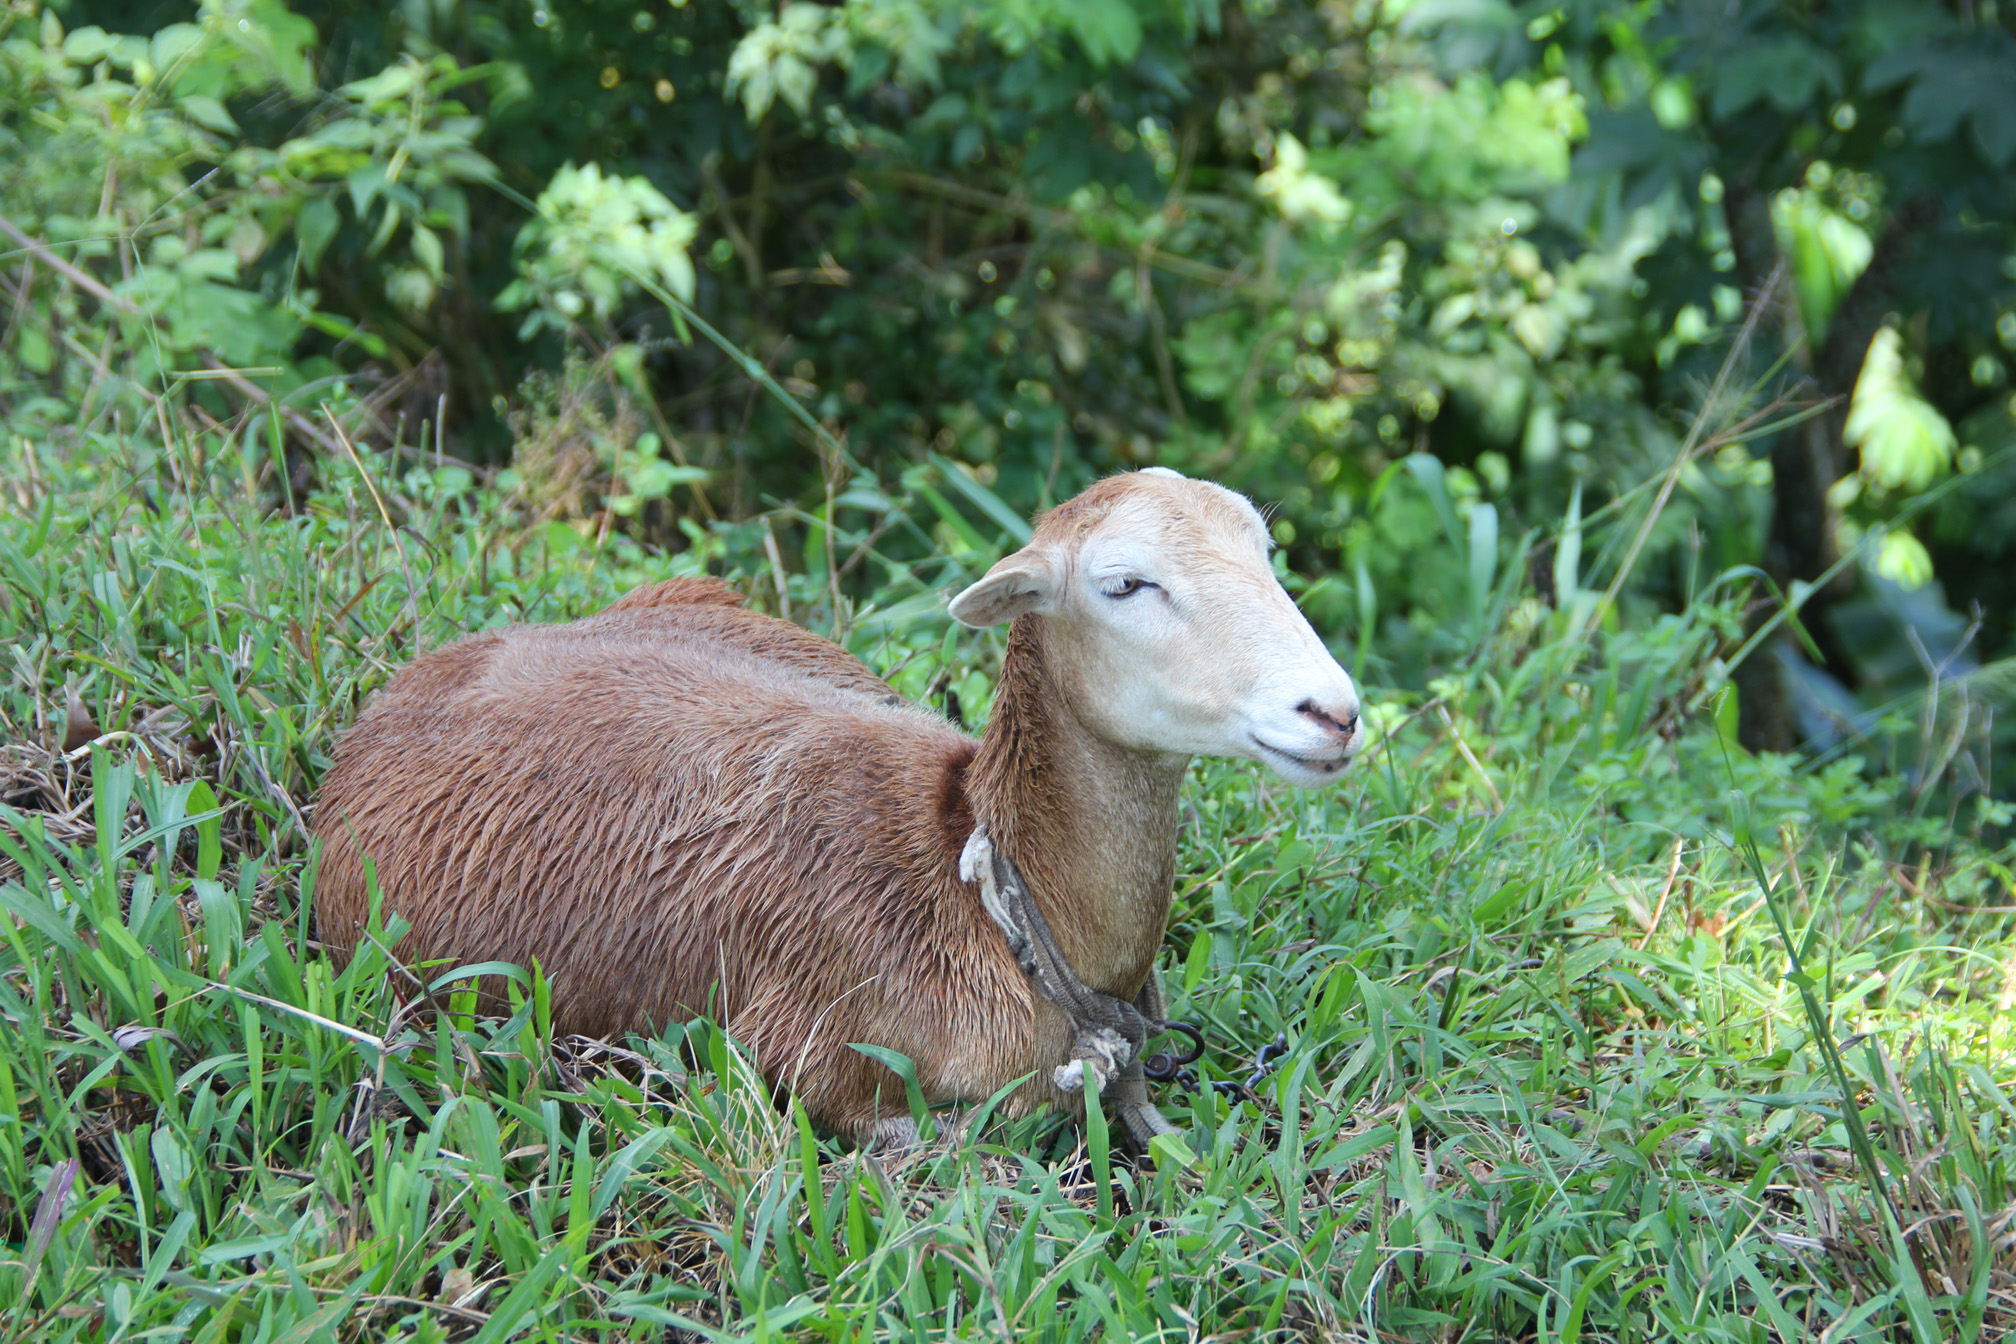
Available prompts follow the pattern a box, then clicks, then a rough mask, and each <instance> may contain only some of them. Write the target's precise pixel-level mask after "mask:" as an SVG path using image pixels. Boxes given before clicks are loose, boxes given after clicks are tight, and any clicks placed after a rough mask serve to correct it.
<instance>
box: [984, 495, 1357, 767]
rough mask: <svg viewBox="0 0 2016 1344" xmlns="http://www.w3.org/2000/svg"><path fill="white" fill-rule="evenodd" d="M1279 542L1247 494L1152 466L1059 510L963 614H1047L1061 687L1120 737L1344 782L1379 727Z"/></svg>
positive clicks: (1087, 720)
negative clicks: (1293, 588) (1305, 601)
mask: <svg viewBox="0 0 2016 1344" xmlns="http://www.w3.org/2000/svg"><path fill="white" fill-rule="evenodd" d="M1272 545H1273V544H1272V541H1271V540H1270V538H1269V537H1268V533H1267V525H1266V523H1265V521H1264V520H1263V519H1262V518H1261V517H1260V512H1259V510H1257V509H1255V508H1254V507H1253V505H1252V504H1251V503H1250V502H1249V501H1248V500H1247V499H1246V498H1245V497H1244V496H1243V495H1239V494H1236V493H1234V492H1233V491H1230V490H1227V489H1225V488H1224V487H1223V486H1220V485H1214V484H1212V483H1210V482H1208V481H1194V480H1189V479H1186V478H1185V477H1183V476H1181V475H1179V474H1177V473H1176V472H1173V471H1170V470H1168V469H1167V468H1163V467H1151V468H1149V469H1147V470H1146V471H1137V472H1130V473H1127V474H1125V475H1121V476H1113V477H1109V478H1107V479H1106V480H1103V481H1101V482H1099V483H1098V484H1097V485H1094V486H1093V487H1092V488H1091V489H1089V490H1087V491H1085V492H1084V493H1083V494H1081V495H1079V496H1078V497H1077V498H1076V499H1073V500H1072V501H1070V502H1069V503H1067V504H1064V505H1062V506H1060V507H1058V508H1056V509H1053V510H1051V511H1050V512H1049V513H1047V514H1045V515H1044V516H1043V518H1042V519H1041V520H1040V521H1039V522H1038V524H1037V526H1036V531H1035V535H1034V537H1033V538H1032V539H1031V541H1030V543H1029V545H1027V546H1025V547H1024V548H1022V549H1021V550H1019V551H1017V552H1015V553H1014V554H1013V555H1010V556H1007V557H1005V558H1003V559H1002V560H1001V561H1000V562H999V563H998V564H996V565H995V566H994V567H993V568H992V569H990V570H989V571H988V572H987V575H986V577H984V578H982V579H981V580H980V581H979V582H978V583H976V584H974V585H973V586H972V587H970V588H968V589H966V590H965V591H964V592H962V593H960V594H959V595H958V596H957V597H956V598H954V599H953V600H952V615H953V617H954V618H955V619H957V620H959V621H960V622H962V623H963V624H966V625H969V626H976V627H978V626H989V625H999V624H1001V623H1003V622H1006V621H1013V620H1016V619H1018V618H1023V617H1027V618H1031V619H1033V620H1036V621H1039V622H1041V624H1042V627H1043V628H1042V632H1041V633H1042V641H1043V647H1044V660H1045V663H1046V665H1047V666H1048V667H1049V669H1050V671H1051V676H1052V678H1053V682H1054V684H1055V686H1056V688H1057V690H1058V692H1059V694H1060V695H1061V696H1062V697H1063V698H1064V699H1065V700H1066V702H1067V703H1068V707H1069V708H1070V710H1071V711H1072V713H1073V714H1074V715H1075V716H1076V717H1077V718H1078V719H1079V721H1080V722H1081V723H1083V724H1084V725H1085V726H1086V728H1088V729H1089V730H1090V731H1091V732H1092V733H1093V734H1094V735H1096V736H1097V737H1100V738H1102V739H1104V740H1106V741H1108V742H1110V743H1112V744H1114V745H1116V746H1121V747H1125V748H1127V749H1130V750H1133V751H1140V752H1150V753H1160V754H1166V755H1170V756H1235V757H1243V758H1245V759H1248V760H1256V761H1261V762H1264V763H1265V764H1266V765H1267V766H1269V767H1270V768H1271V769H1273V771H1274V772H1275V773H1276V774H1278V775H1280V776H1281V777H1282V778H1283V779H1285V780H1287V781H1289V782H1290V783H1292V784H1297V785H1302V786H1304V787H1314V786H1318V785H1323V784H1328V783H1332V782H1333V781H1335V780H1336V779H1337V778H1338V777H1339V776H1340V775H1342V773H1343V771H1344V767H1345V766H1346V765H1348V764H1349V763H1350V761H1351V758H1352V757H1353V756H1355V755H1356V754H1357V752H1358V749H1359V747H1360V745H1361V744H1362V743H1363V740H1364V730H1363V728H1362V727H1361V726H1360V724H1359V720H1358V709H1359V704H1358V691H1357V688H1356V687H1355V686H1353V685H1352V682H1351V678H1350V676H1349V674H1347V673H1346V672H1345V671H1344V669H1343V668H1342V667H1340V666H1338V664H1337V660H1336V659H1334V658H1332V657H1331V656H1330V652H1329V650H1328V649H1326V648H1324V646H1323V641H1322V640H1321V639H1319V638H1318V637H1317V635H1316V632H1315V631H1314V630H1313V629H1311V628H1310V626H1309V622H1308V621H1307V620H1305V619H1304V618H1303V616H1302V613H1301V612H1300V611H1299V610H1298V609H1297V608H1296V606H1295V603H1294V601H1293V600H1292V599H1291V598H1290V597H1289V596H1288V594H1287V593H1286V592H1285V591H1284V590H1283V589H1282V587H1281V584H1280V582H1279V581H1278V580H1277V579H1276V578H1275V577H1274V571H1273V568H1272V567H1271V565H1270V564H1269V562H1268V553H1269V551H1270V550H1272Z"/></svg>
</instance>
